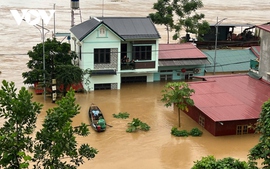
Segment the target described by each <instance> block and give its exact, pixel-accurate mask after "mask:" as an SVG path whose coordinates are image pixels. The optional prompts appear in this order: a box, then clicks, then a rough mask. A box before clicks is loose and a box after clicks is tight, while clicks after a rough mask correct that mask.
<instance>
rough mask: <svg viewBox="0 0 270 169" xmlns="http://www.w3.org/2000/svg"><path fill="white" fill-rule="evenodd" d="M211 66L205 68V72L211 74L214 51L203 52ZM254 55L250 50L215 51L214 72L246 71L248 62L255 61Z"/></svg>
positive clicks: (248, 65)
mask: <svg viewBox="0 0 270 169" xmlns="http://www.w3.org/2000/svg"><path fill="white" fill-rule="evenodd" d="M202 52H203V53H204V54H205V55H207V56H208V60H209V61H210V62H211V65H209V66H206V71H207V72H213V69H214V58H215V50H203V51H202ZM256 58H257V57H256V55H255V54H254V53H253V52H252V51H251V50H250V49H241V50H227V49H224V50H217V51H216V70H215V71H216V72H234V71H248V70H249V68H250V60H251V59H256Z"/></svg>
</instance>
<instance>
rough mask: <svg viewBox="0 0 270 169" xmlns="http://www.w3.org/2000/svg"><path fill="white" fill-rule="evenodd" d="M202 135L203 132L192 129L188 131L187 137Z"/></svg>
mask: <svg viewBox="0 0 270 169" xmlns="http://www.w3.org/2000/svg"><path fill="white" fill-rule="evenodd" d="M202 133H203V132H202V131H201V130H199V129H198V128H193V129H191V130H190V132H189V135H191V136H201V135H202Z"/></svg>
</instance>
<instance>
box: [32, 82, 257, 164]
mask: <svg viewBox="0 0 270 169" xmlns="http://www.w3.org/2000/svg"><path fill="white" fill-rule="evenodd" d="M164 85H165V83H159V82H157V83H147V84H145V83H138V84H124V85H123V86H122V88H121V90H99V91H94V92H90V93H88V94H82V93H77V94H76V100H77V103H78V104H79V105H80V106H81V111H80V112H81V113H80V114H79V115H78V116H76V117H75V118H74V120H73V125H74V126H77V125H79V124H80V123H81V122H84V123H87V124H89V120H88V114H87V112H88V108H89V106H90V104H91V103H95V104H97V105H98V106H99V108H100V109H101V111H102V112H103V113H104V116H105V119H106V121H107V123H108V124H109V125H111V126H112V127H108V128H107V130H106V131H105V132H104V133H97V132H95V131H94V130H93V129H92V128H90V133H91V134H90V135H89V136H87V137H79V138H78V142H79V143H88V144H90V145H91V146H93V147H95V148H97V149H98V150H99V153H98V155H97V156H96V157H95V158H94V159H93V160H91V161H88V162H86V164H85V165H83V166H82V167H80V168H81V169H88V168H90V167H91V168H102V169H103V168H104V169H106V168H110V169H126V168H130V169H137V168H142V169H149V168H155V169H179V168H181V169H182V168H183V169H189V168H191V167H192V166H193V161H196V160H199V159H201V157H203V156H207V155H214V156H215V157H216V158H224V157H234V158H237V159H241V160H246V158H247V154H248V151H249V149H251V148H252V147H253V146H254V145H255V144H256V143H257V142H258V139H259V135H256V134H249V135H242V136H241V135H237V136H236V135H235V136H224V137H214V136H212V135H211V134H210V133H208V132H207V131H206V130H204V129H203V128H201V127H200V126H199V125H198V124H197V123H195V122H194V121H193V120H192V119H191V118H189V117H188V116H187V115H185V114H184V113H182V114H181V122H182V123H181V125H182V127H181V129H185V130H190V129H192V128H194V127H197V128H199V129H200V130H202V131H203V132H204V133H203V135H202V136H201V137H186V138H182V137H174V136H172V135H171V134H170V131H171V128H172V127H173V126H177V125H178V122H177V113H176V112H175V113H174V111H173V108H172V107H170V108H166V107H164V106H163V105H164V104H163V103H162V102H161V101H160V99H161V90H162V89H163V87H164ZM34 100H35V101H40V102H43V97H42V96H41V95H35V98H34ZM47 100H48V101H47V102H46V103H45V107H44V111H45V110H46V108H49V107H52V106H54V104H52V103H50V98H47ZM44 111H43V112H42V113H41V114H40V116H39V119H38V120H39V122H38V124H41V122H42V120H43V119H44V116H45V112H44ZM119 112H127V113H129V114H130V117H129V118H128V119H116V118H114V117H113V114H118V113H119ZM133 118H139V119H140V120H141V121H143V122H145V123H147V124H148V125H150V127H151V129H150V130H149V131H148V132H143V131H138V132H137V133H127V132H126V131H125V130H126V129H127V123H129V122H131V121H132V119H133Z"/></svg>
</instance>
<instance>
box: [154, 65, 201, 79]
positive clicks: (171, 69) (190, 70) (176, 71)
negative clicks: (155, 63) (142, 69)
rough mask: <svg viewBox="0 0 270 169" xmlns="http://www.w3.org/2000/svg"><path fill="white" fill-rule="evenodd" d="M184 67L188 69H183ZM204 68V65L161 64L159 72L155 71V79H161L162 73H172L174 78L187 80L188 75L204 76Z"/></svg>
mask: <svg viewBox="0 0 270 169" xmlns="http://www.w3.org/2000/svg"><path fill="white" fill-rule="evenodd" d="M183 68H184V69H186V72H182V71H181V70H182V69H183ZM196 68H198V69H199V72H198V73H197V72H194V69H196ZM204 70H205V69H204V65H192V66H160V67H159V68H158V72H157V73H154V81H160V80H161V79H160V76H161V75H172V80H185V79H186V78H187V76H189V77H191V76H204ZM186 80H187V79H186Z"/></svg>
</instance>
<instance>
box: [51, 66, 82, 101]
mask: <svg viewBox="0 0 270 169" xmlns="http://www.w3.org/2000/svg"><path fill="white" fill-rule="evenodd" d="M83 74H84V72H83V70H82V69H81V68H79V67H77V66H73V65H59V66H57V67H56V70H55V77H56V81H57V84H58V85H63V95H64V96H65V95H66V93H67V91H68V90H69V89H68V87H70V86H71V85H72V84H77V83H80V82H81V81H82V79H83Z"/></svg>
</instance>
